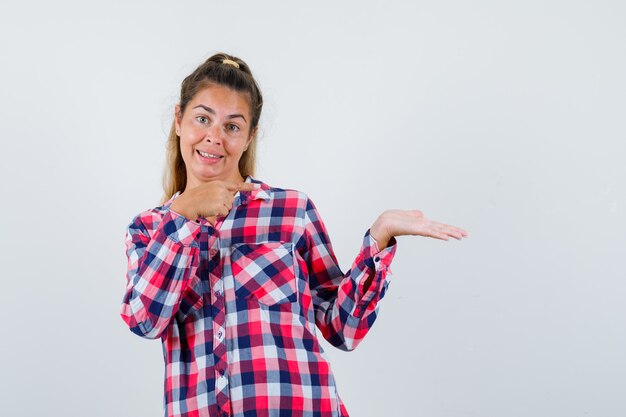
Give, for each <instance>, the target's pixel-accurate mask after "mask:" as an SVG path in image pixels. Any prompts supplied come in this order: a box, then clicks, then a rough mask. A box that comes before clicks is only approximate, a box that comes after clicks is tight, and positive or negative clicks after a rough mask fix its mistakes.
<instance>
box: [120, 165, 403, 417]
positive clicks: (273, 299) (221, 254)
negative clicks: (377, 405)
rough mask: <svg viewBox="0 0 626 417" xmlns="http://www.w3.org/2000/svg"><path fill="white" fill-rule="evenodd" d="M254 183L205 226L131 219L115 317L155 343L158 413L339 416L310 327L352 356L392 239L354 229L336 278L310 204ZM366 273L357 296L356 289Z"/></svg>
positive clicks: (165, 213) (148, 216)
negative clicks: (160, 368) (160, 379)
mask: <svg viewBox="0 0 626 417" xmlns="http://www.w3.org/2000/svg"><path fill="white" fill-rule="evenodd" d="M246 182H255V183H259V184H261V188H259V189H257V190H254V191H242V192H238V193H237V194H235V196H234V201H233V207H232V209H231V210H230V212H229V213H228V215H227V216H226V217H218V219H217V221H216V223H215V226H212V225H211V224H210V223H209V222H208V221H206V219H204V218H198V219H195V220H191V219H188V218H186V217H184V216H182V215H181V214H179V213H176V212H174V211H172V210H170V205H171V204H172V202H173V201H174V199H175V198H176V197H177V196H178V195H180V192H178V193H176V194H174V195H173V196H172V197H171V198H170V199H169V200H168V201H167V202H166V203H164V204H163V205H162V206H159V207H155V208H153V209H150V210H146V211H144V212H142V213H140V214H138V215H137V216H135V218H134V219H133V220H132V222H131V223H130V224H129V225H128V229H127V233H126V254H127V257H128V271H127V275H126V281H127V286H126V290H125V294H124V297H123V300H122V305H121V317H122V319H123V320H124V322H125V323H126V324H127V325H128V327H129V329H130V330H131V331H132V332H133V333H135V334H137V335H139V336H141V337H143V338H147V339H157V338H160V339H161V342H162V345H163V358H164V361H165V382H164V390H165V393H164V399H163V405H164V412H165V416H167V417H178V416H181V417H183V416H184V417H208V416H211V417H213V416H223V417H226V416H234V417H253V416H254V417H257V416H258V417H274V416H276V417H278V416H289V417H327V416H328V417H331V416H332V417H339V416H342V417H343V416H347V415H348V413H347V411H346V408H345V406H344V404H343V402H342V400H341V398H340V397H339V394H338V392H337V388H336V385H335V379H334V377H333V374H332V371H331V367H330V365H329V363H328V361H327V359H326V357H325V354H324V351H323V349H322V346H321V345H320V343H319V340H318V331H317V330H316V327H317V329H319V332H321V335H322V336H323V337H324V338H325V339H326V340H327V341H328V342H330V343H331V344H332V345H333V346H336V347H338V348H339V349H342V350H352V349H354V348H355V347H356V346H357V345H358V344H359V343H360V341H361V340H362V339H363V338H364V337H365V335H366V334H367V332H368V330H369V329H370V328H371V326H372V324H373V323H374V320H375V319H376V315H377V313H378V302H379V301H380V299H381V298H382V297H383V296H384V294H385V290H386V289H387V286H388V284H389V282H390V280H389V276H388V274H389V265H390V263H391V260H392V258H393V256H394V253H395V250H396V241H395V239H392V240H391V242H390V243H389V246H388V247H387V248H385V249H383V250H382V251H379V249H378V246H377V244H376V241H375V240H374V239H373V238H372V237H371V236H370V234H369V230H368V231H367V232H366V233H365V236H364V238H363V244H362V246H361V248H360V251H359V253H358V254H357V256H356V259H355V260H354V262H353V264H352V267H351V269H350V270H349V271H348V272H347V273H345V274H344V273H343V272H342V271H341V270H340V268H339V266H338V265H337V260H336V258H335V254H334V253H333V249H332V246H331V243H330V240H329V237H328V234H327V232H326V230H325V226H324V224H323V223H322V221H321V219H320V218H319V215H318V212H317V209H316V208H315V206H314V205H313V202H312V201H311V200H310V199H309V198H308V197H307V196H306V195H305V194H303V193H301V192H298V191H295V190H285V189H280V188H273V187H269V186H268V185H267V184H265V183H262V182H260V181H258V180H256V179H253V178H252V177H250V176H248V177H247V178H246ZM370 275H373V278H372V281H371V285H370V286H369V288H368V289H367V290H366V291H364V281H365V280H366V279H367V278H368V277H369V276H370Z"/></svg>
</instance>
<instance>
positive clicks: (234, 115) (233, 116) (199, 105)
mask: <svg viewBox="0 0 626 417" xmlns="http://www.w3.org/2000/svg"><path fill="white" fill-rule="evenodd" d="M198 107H202V108H203V109H204V110H206V111H207V112H208V113H211V114H215V110H213V109H212V108H210V107H208V106H205V105H204V104H198V105H197V106H196V107H194V109H197V108H198ZM237 117H241V118H242V119H243V120H244V121H246V122H247V120H246V118H245V117H244V115H243V114H231V115H229V116H228V118H229V119H234V118H237Z"/></svg>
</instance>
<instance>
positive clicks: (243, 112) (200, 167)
mask: <svg viewBox="0 0 626 417" xmlns="http://www.w3.org/2000/svg"><path fill="white" fill-rule="evenodd" d="M175 112H176V115H175V116H176V117H175V118H174V119H175V127H176V132H177V134H178V136H180V152H181V154H182V157H183V161H184V162H185V168H186V170H187V185H186V189H190V188H194V187H197V186H198V185H201V184H203V183H205V182H208V181H213V180H228V181H242V180H243V178H242V176H241V174H240V173H239V159H240V158H241V155H242V154H243V152H244V151H245V150H246V149H247V148H248V145H249V144H250V142H251V141H252V138H253V135H251V134H250V133H251V132H250V108H249V105H248V100H247V96H246V95H245V93H240V92H237V91H234V90H231V89H230V88H228V87H224V86H221V85H216V84H211V85H209V86H208V87H206V88H204V89H203V90H200V91H199V92H198V93H197V94H196V95H195V96H194V97H193V98H192V99H191V100H190V101H189V103H188V104H187V108H186V109H185V114H184V115H183V116H182V118H181V117H180V106H179V105H177V106H176V110H175Z"/></svg>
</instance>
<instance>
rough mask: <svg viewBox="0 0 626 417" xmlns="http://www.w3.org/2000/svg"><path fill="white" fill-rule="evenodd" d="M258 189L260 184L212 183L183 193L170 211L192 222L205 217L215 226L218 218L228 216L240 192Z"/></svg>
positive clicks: (217, 181) (176, 199)
mask: <svg viewBox="0 0 626 417" xmlns="http://www.w3.org/2000/svg"><path fill="white" fill-rule="evenodd" d="M258 188H259V184H254V183H249V182H239V183H236V182H231V181H221V180H215V181H210V182H207V183H204V184H202V185H199V186H197V187H195V188H192V189H190V190H186V191H185V192H183V193H181V194H180V195H179V196H178V197H176V198H175V199H174V202H173V203H172V205H171V206H170V209H171V210H172V211H175V212H176V213H178V214H182V215H183V216H185V217H187V218H188V219H190V220H195V219H197V218H198V217H204V218H206V219H207V220H208V221H209V222H211V224H214V223H215V218H216V217H218V216H223V217H226V216H227V215H228V212H229V211H230V209H231V208H232V207H233V199H234V197H235V194H236V193H237V192H238V191H252V190H256V189H258Z"/></svg>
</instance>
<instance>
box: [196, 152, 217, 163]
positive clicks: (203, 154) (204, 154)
mask: <svg viewBox="0 0 626 417" xmlns="http://www.w3.org/2000/svg"><path fill="white" fill-rule="evenodd" d="M196 152H197V153H198V155H200V157H201V158H203V159H209V160H211V159H212V160H214V161H215V160H218V159H221V158H223V157H224V155H217V154H214V153H209V152H203V151H201V150H199V149H196Z"/></svg>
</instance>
